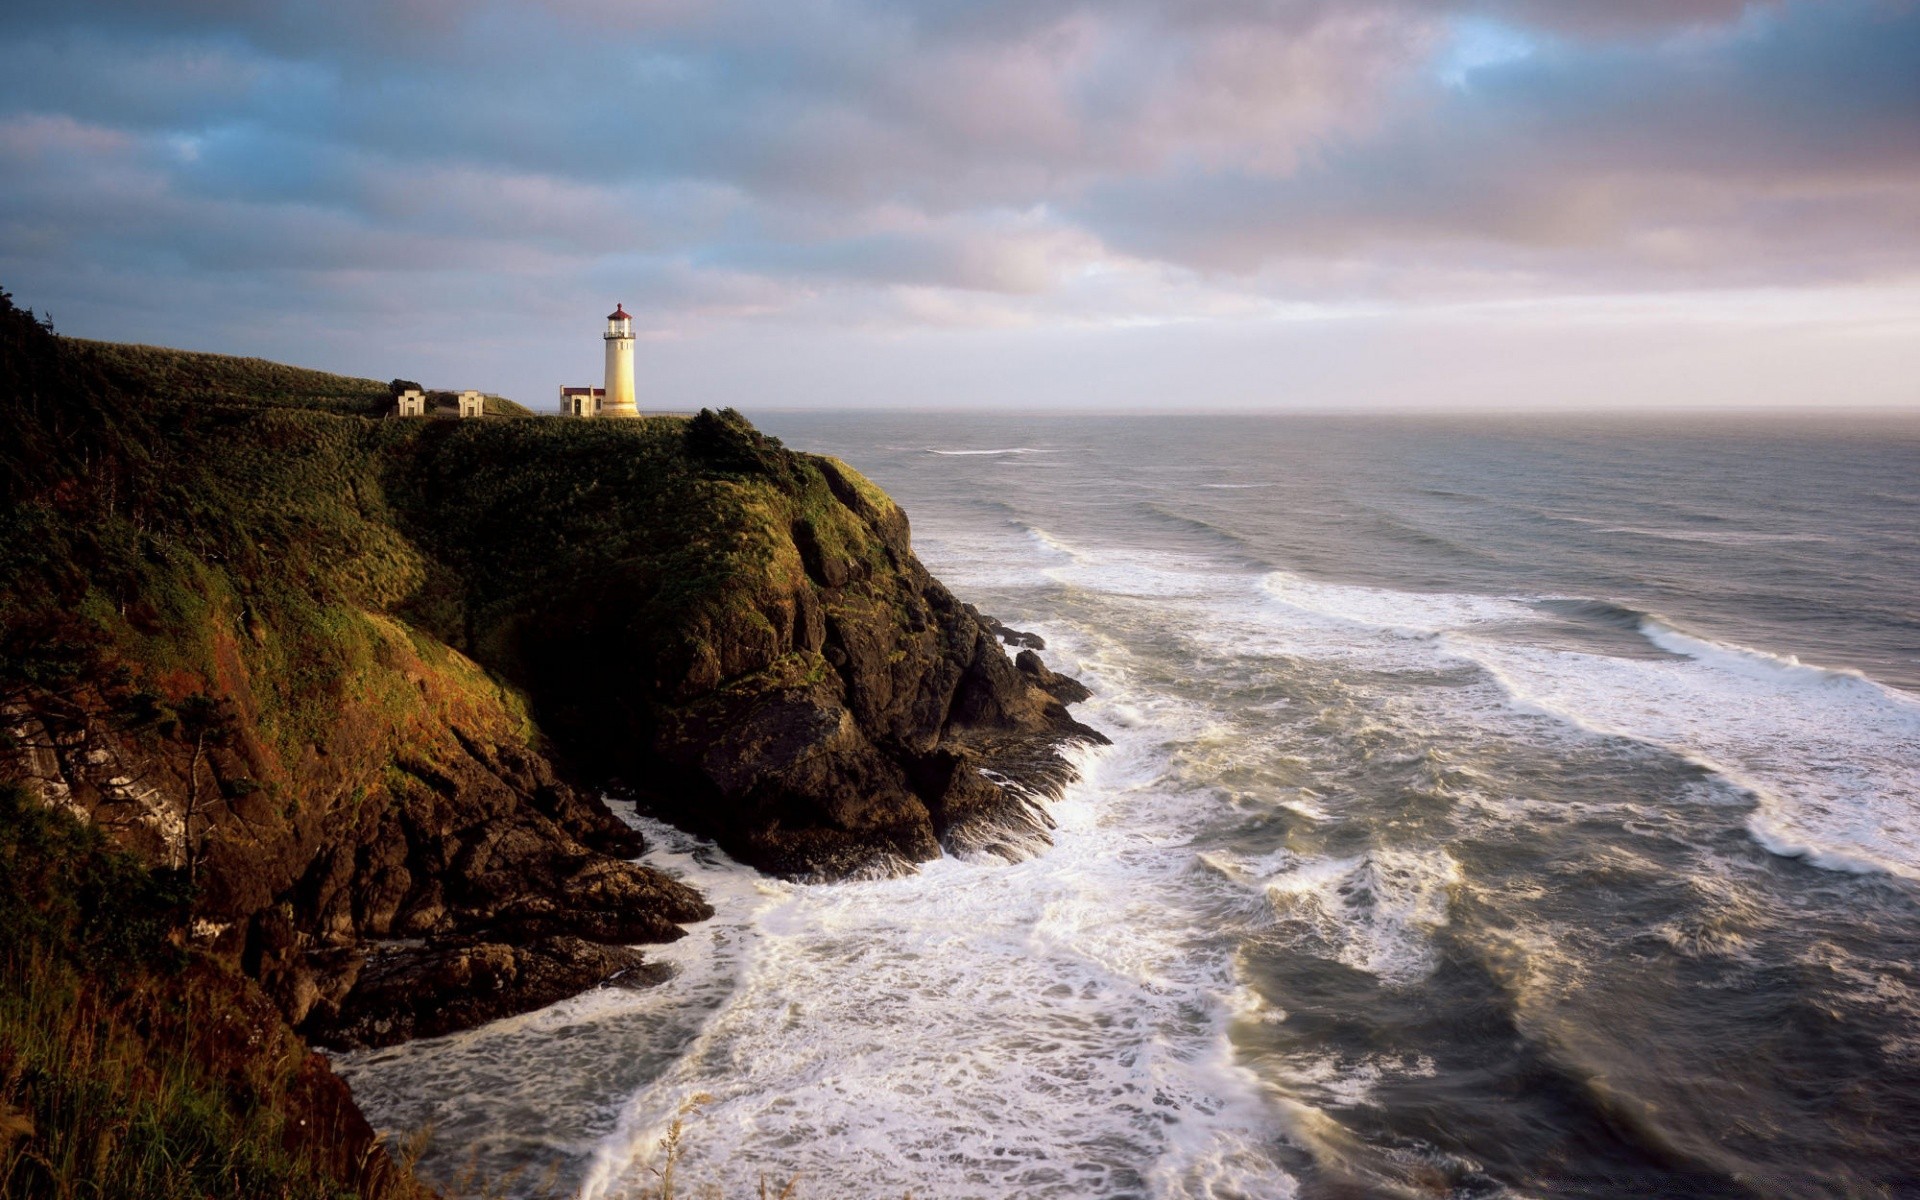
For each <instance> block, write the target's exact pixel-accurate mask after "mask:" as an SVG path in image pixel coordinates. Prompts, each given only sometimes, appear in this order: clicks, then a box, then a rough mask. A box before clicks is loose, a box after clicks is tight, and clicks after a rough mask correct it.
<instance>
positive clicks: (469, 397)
mask: <svg viewBox="0 0 1920 1200" xmlns="http://www.w3.org/2000/svg"><path fill="white" fill-rule="evenodd" d="M486 415H487V398H486V397H485V396H483V395H481V394H480V393H479V392H461V393H460V416H461V418H462V419H463V420H464V419H465V418H467V417H484V416H486Z"/></svg>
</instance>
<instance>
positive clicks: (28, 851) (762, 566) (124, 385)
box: [0, 293, 904, 1197]
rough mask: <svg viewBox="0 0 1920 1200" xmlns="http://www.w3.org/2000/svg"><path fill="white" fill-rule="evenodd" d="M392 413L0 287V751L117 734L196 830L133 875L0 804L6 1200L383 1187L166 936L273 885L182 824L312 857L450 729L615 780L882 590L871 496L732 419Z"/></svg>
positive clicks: (13, 752)
mask: <svg viewBox="0 0 1920 1200" xmlns="http://www.w3.org/2000/svg"><path fill="white" fill-rule="evenodd" d="M389 395H390V388H389V385H388V384H386V383H381V382H377V381H372V380H356V379H348V378H345V377H341V376H332V375H326V374H323V373H320V372H313V371H303V370H299V369H296V368H289V367H282V366H279V365H277V364H273V363H266V362H261V361H260V360H254V359H243V358H231V357H227V356H222V355H209V354H189V353H183V352H176V351H167V350H158V349H154V348H151V347H137V346H114V345H108V344H104V343H90V342H78V341H74V340H71V339H63V338H59V337H56V336H55V335H54V334H53V333H52V331H51V329H49V328H47V327H46V326H44V325H43V324H41V323H39V322H36V321H35V320H33V318H32V314H31V313H25V312H21V311H19V310H18V309H16V308H15V307H14V306H13V304H12V303H11V300H10V299H9V298H7V297H6V296H5V295H4V293H0V708H4V709H5V710H6V712H7V715H8V717H9V718H10V720H9V721H8V722H7V724H9V725H11V726H12V728H11V729H8V730H4V731H0V766H6V765H12V766H14V767H15V768H18V767H19V764H20V762H21V761H22V757H21V756H22V754H23V753H25V752H26V750H28V749H33V747H30V746H28V743H29V742H31V741H32V740H33V739H35V738H38V739H40V740H41V743H42V744H41V746H40V747H39V749H41V750H44V749H45V748H46V746H49V745H54V744H55V743H61V744H64V745H65V746H66V747H67V748H68V749H69V750H72V749H73V748H75V747H78V748H80V749H82V750H84V749H86V748H89V747H92V746H95V745H103V744H106V743H108V742H111V743H112V744H113V745H115V746H116V747H118V749H119V750H121V751H127V750H129V749H131V750H132V751H134V752H135V753H134V754H133V755H132V757H133V758H135V759H136V760H138V761H140V762H141V763H143V764H144V765H145V769H146V770H147V771H148V772H149V776H150V778H151V781H152V782H153V784H154V786H158V787H162V788H168V789H172V791H173V792H174V793H177V795H176V797H175V798H176V799H179V800H181V801H182V807H184V808H185V810H186V813H187V820H186V822H185V825H186V828H185V831H184V834H183V835H182V842H181V844H180V845H178V846H173V845H165V846H161V845H156V844H154V843H152V842H151V835H149V841H148V842H146V843H142V842H140V841H139V838H138V837H135V836H133V834H131V833H128V831H127V829H122V830H121V833H122V835H123V836H124V837H126V838H127V844H129V845H137V846H139V847H140V848H142V849H143V851H145V852H146V855H147V857H146V861H147V862H149V863H163V864H167V865H168V866H170V867H171V866H177V867H178V868H179V869H178V870H177V871H152V872H150V871H148V870H147V869H145V868H143V867H141V866H139V864H138V863H137V862H136V861H135V860H133V859H131V858H127V857H124V856H122V855H119V854H118V853H117V852H115V851H112V850H110V849H109V848H108V845H107V843H106V841H105V840H104V838H103V836H102V835H101V834H100V833H99V832H98V826H84V827H83V826H81V825H79V824H77V823H75V822H74V821H73V820H71V819H70V818H68V817H66V816H64V815H61V814H59V813H56V812H54V811H52V810H50V809H46V808H44V807H41V806H39V805H37V804H35V803H30V802H28V801H26V800H25V799H24V798H23V796H24V793H23V792H22V791H21V790H20V789H18V788H14V787H11V786H9V787H7V788H6V790H5V792H4V797H3V798H0V877H4V878H6V879H7V880H8V881H9V886H11V887H12V888H13V889H14V891H13V894H12V895H9V896H5V897H0V922H4V924H5V925H6V929H5V930H3V931H0V935H3V937H4V940H0V1187H4V1194H6V1195H23V1196H24V1195H34V1196H41V1195H53V1196H66V1195H82V1194H84V1195H89V1196H91V1195H113V1196H148V1195H152V1196H173V1195H181V1196H186V1195H193V1196H203V1195H248V1196H256V1195H258V1196H302V1197H304V1196H309V1195H313V1196H319V1195H334V1194H337V1193H339V1192H341V1191H342V1189H344V1190H345V1191H346V1192H348V1193H355V1192H357V1193H358V1194H365V1195H384V1194H389V1193H390V1192H394V1193H404V1192H405V1188H406V1186H407V1185H405V1184H404V1182H403V1181H398V1180H399V1176H397V1175H396V1176H392V1177H391V1178H389V1175H385V1174H381V1173H380V1171H383V1170H387V1168H384V1167H381V1168H379V1169H378V1170H376V1166H377V1165H378V1164H380V1163H384V1162H385V1161H386V1160H385V1159H384V1158H382V1157H380V1156H377V1155H376V1156H373V1157H371V1158H365V1157H363V1158H360V1159H355V1160H354V1161H346V1162H343V1161H332V1160H328V1159H327V1157H326V1154H325V1153H324V1152H323V1151H324V1148H325V1147H326V1146H328V1145H331V1146H334V1147H336V1148H337V1147H340V1146H351V1145H355V1144H356V1143H355V1142H354V1136H353V1133H352V1131H351V1130H350V1129H346V1126H345V1125H338V1126H335V1125H327V1124H325V1123H326V1122H329V1121H336V1120H337V1121H339V1122H346V1123H347V1124H351V1122H350V1121H348V1120H347V1117H346V1116H342V1115H340V1114H339V1113H337V1112H335V1111H334V1110H331V1109H328V1108H327V1107H326V1105H325V1104H323V1103H322V1102H321V1101H322V1100H323V1099H324V1096H320V1097H319V1098H316V1093H314V1090H313V1089H314V1087H315V1086H317V1085H314V1084H313V1080H312V1079H311V1078H310V1075H309V1074H308V1072H309V1067H308V1066H307V1059H306V1057H305V1055H304V1050H303V1049H302V1048H301V1047H300V1045H299V1043H298V1041H297V1040H296V1039H294V1038H293V1035H292V1034H291V1033H290V1032H288V1031H287V1029H286V1027H285V1026H284V1025H283V1024H281V1023H280V1022H279V1020H278V1018H277V1016H276V1015H275V1014H274V1012H273V1011H272V1010H271V1008H270V1006H268V1005H266V1003H265V1002H264V1001H263V1000H261V999H260V997H259V995H258V993H257V992H255V991H254V990H253V989H252V986H251V985H250V984H247V983H246V982H245V981H244V980H242V979H241V978H240V976H239V975H238V973H237V971H235V970H234V969H233V964H232V963H231V962H223V961H217V960H216V959H215V958H213V957H212V956H211V955H210V954H207V953H202V952H201V951H198V950H191V949H188V948H186V947H187V944H188V941H189V939H188V938H187V937H186V936H185V931H186V930H188V929H190V928H192V927H193V922H194V920H195V919H196V918H199V917H202V916H204V915H206V914H208V913H209V912H212V913H215V914H218V913H220V912H221V911H223V910H221V909H220V908H219V902H220V900H221V891H220V889H221V888H222V887H223V886H226V883H223V880H226V879H227V878H228V875H227V873H228V872H230V871H234V870H241V869H243V868H246V869H254V870H259V869H261V868H258V867H257V866H255V867H251V868H247V867H246V864H241V863H240V861H239V858H238V857H234V858H232V859H230V860H228V861H226V862H225V863H223V862H222V860H221V859H220V857H219V855H220V852H221V846H220V844H219V843H218V839H217V838H216V839H214V844H213V845H212V847H211V853H209V847H208V845H207V843H206V839H207V830H208V828H209V827H210V826H211V825H213V824H217V820H216V818H217V816H218V814H215V817H213V818H210V817H208V816H207V815H206V814H205V813H204V812H203V811H202V806H203V804H204V805H215V804H219V805H233V806H236V807H237V806H239V805H242V804H244V805H245V806H247V812H246V814H245V825H246V837H248V838H257V839H259V841H257V842H254V843H250V844H252V845H274V844H279V845H285V844H287V843H289V842H292V841H293V840H294V838H295V835H296V833H298V836H300V837H302V838H305V839H307V841H308V844H311V843H312V842H314V841H317V840H320V839H321V838H322V837H323V836H326V834H325V832H324V831H325V830H327V829H328V828H329V827H338V826H343V825H351V824H352V823H354V822H358V821H362V820H377V819H379V818H380V816H381V815H382V814H383V813H385V812H386V811H388V810H389V808H390V807H391V806H390V801H392V800H393V799H394V798H395V797H396V796H398V795H401V794H404V793H406V792H407V791H408V790H409V789H414V788H417V787H419V786H421V785H420V783H419V780H418V777H417V776H416V775H415V774H413V773H410V772H409V771H408V770H407V764H409V763H415V762H428V763H431V762H432V761H433V760H434V758H435V755H436V753H437V752H438V751H439V749H442V748H444V747H445V746H447V745H450V744H451V739H452V735H451V734H450V733H449V732H448V726H449V724H450V723H452V714H454V713H456V712H457V713H458V714H460V715H461V718H462V719H461V724H462V725H463V727H465V728H467V729H470V730H480V729H483V730H486V731H488V736H489V737H491V738H494V739H496V740H497V741H498V742H499V744H501V745H510V744H511V743H512V742H513V741H515V740H516V739H517V740H519V741H520V742H521V743H522V744H525V745H530V746H531V745H536V744H538V743H540V742H541V741H543V740H546V739H551V741H552V742H553V743H554V744H555V745H557V746H558V747H559V748H560V749H561V750H562V751H564V752H565V753H566V754H567V755H568V756H569V757H570V758H571V759H572V761H573V765H574V766H576V767H577V768H580V769H582V770H583V771H584V772H586V773H589V774H594V773H605V774H611V773H618V772H619V771H620V770H621V769H622V768H625V767H630V766H631V763H630V762H626V761H621V760H617V759H601V758H597V757H596V754H597V752H598V751H599V750H600V748H602V747H613V748H615V749H614V751H613V752H615V753H619V752H625V753H629V754H632V753H642V754H644V753H646V751H645V750H644V747H645V745H646V741H645V736H644V735H645V732H646V730H647V729H648V728H649V722H650V721H652V720H654V719H655V718H654V716H653V714H654V713H655V712H656V711H658V710H663V709H664V708H666V707H667V706H671V705H675V704H681V703H685V702H686V701H688V700H689V699H690V698H693V697H698V696H701V695H704V694H707V693H710V692H713V691H715V690H716V689H724V688H725V687H726V685H727V684H729V683H730V682H731V683H735V684H739V685H741V686H747V685H749V684H753V685H767V686H771V687H776V688H791V689H799V690H804V689H807V688H811V687H817V686H819V685H821V684H822V683H823V682H825V681H826V680H827V678H828V675H829V673H830V672H831V670H832V668H831V667H830V666H829V665H828V664H827V663H826V661H825V660H824V659H823V658H821V657H820V655H819V654H817V653H814V652H811V651H798V650H794V649H793V648H792V647H793V645H794V639H792V638H791V637H789V636H788V635H789V634H790V632H791V630H793V629H794V628H795V627H796V623H797V622H800V621H802V620H812V621H814V622H815V623H818V622H819V621H821V620H822V615H821V614H820V613H819V612H817V611H815V612H813V613H811V614H810V615H809V614H805V613H802V612H800V611H799V608H798V605H799V604H800V603H801V600H802V599H806V600H807V602H809V603H814V604H815V605H816V607H817V604H818V602H817V601H813V600H812V599H811V592H810V590H809V589H806V588H804V587H802V586H800V585H801V584H802V583H803V582H804V580H805V578H806V576H807V575H808V573H809V572H821V571H825V572H828V573H832V574H836V575H839V576H843V577H844V576H858V577H865V578H872V579H875V580H876V582H884V581H885V580H886V578H887V577H888V575H889V573H891V572H894V571H896V570H898V569H899V567H898V565H897V563H896V562H895V558H894V556H893V553H892V552H891V551H890V550H889V549H888V547H887V545H886V544H884V542H883V541H882V540H881V539H879V538H876V537H875V536H874V533H873V530H872V529H871V528H869V527H868V524H866V523H863V521H862V518H861V517H857V516H855V515H854V514H853V512H851V511H850V510H849V507H848V505H849V504H852V505H854V506H856V507H857V508H859V509H860V510H861V511H862V512H864V513H867V514H868V522H869V523H870V522H871V521H872V520H875V519H878V520H880V521H881V522H882V523H883V524H885V523H892V522H899V523H900V524H899V528H900V529H901V530H902V531H904V520H903V518H900V517H899V515H898V510H897V509H894V508H893V506H892V503H891V501H889V500H887V499H886V497H885V496H884V495H882V494H881V493H879V492H878V490H877V489H873V488H872V487H871V485H869V484H866V483H865V482H864V481H862V480H860V479H859V478H858V476H856V475H854V474H853V473H852V472H851V471H849V470H846V469H845V468H844V467H840V466H838V465H837V464H832V463H830V462H824V461H823V460H814V459H810V458H807V457H805V456H801V455H795V454H791V453H789V452H787V451H785V450H784V449H783V448H782V447H781V446H780V445H779V443H778V442H777V441H775V440H773V439H771V438H767V437H765V436H763V435H761V434H760V433H758V432H756V431H755V430H753V429H752V427H751V426H749V425H748V424H747V423H746V422H745V421H744V420H743V419H742V418H740V417H739V416H738V414H736V413H733V412H731V411H727V412H721V413H711V412H709V413H702V414H700V415H699V416H698V417H696V418H694V419H692V420H682V419H677V418H658V419H645V420H638V421H624V422H598V421H585V422H583V421H561V420H487V421H399V420H384V419H376V414H380V413H383V412H384V411H385V408H386V405H387V403H388V398H389ZM488 411H489V412H490V413H496V412H497V413H500V414H503V415H505V414H512V415H522V414H524V413H525V410H524V409H520V408H519V406H517V405H513V404H512V402H510V401H505V400H501V399H500V398H498V397H492V398H489V403H488ZM836 489H839V491H838V492H836ZM849 489H851V498H849V495H848V494H846V493H847V492H848V490H849ZM836 496H838V498H837V499H836ZM803 593H804V594H805V595H804V596H803ZM814 644H815V645H817V644H818V643H817V642H816V643H814ZM526 697H532V699H531V700H529V699H527V698H526ZM23 714H24V715H26V716H30V717H31V721H30V722H26V723H22V722H21V721H20V720H19V718H20V717H21V716H22V715H23ZM36 722H37V725H35V726H34V728H36V729H37V730H38V732H34V731H33V730H32V729H29V728H28V727H29V725H33V724H34V723H36ZM536 722H537V723H538V727H537V728H536ZM20 730H27V732H26V733H24V734H23V733H20V732H18V731H20ZM456 750H457V747H456ZM133 833H138V830H137V829H136V830H134V831H133ZM275 839H278V842H277V843H276V842H275ZM245 853H249V851H246V850H243V849H235V850H233V851H231V854H232V855H234V856H240V855H243V854H245ZM251 853H255V854H256V855H257V851H252V852H251ZM237 864H238V865H237ZM255 882H256V883H258V882H259V881H258V880H256V881H255ZM196 883H197V884H198V887H197V888H196V887H195V886H194V885H195V884H196ZM267 886H268V887H269V892H268V894H277V893H276V892H274V891H273V890H272V889H275V888H279V887H281V886H283V884H282V883H274V882H270V883H269V884H268V885H267ZM239 911H242V912H245V911H249V910H247V909H244V908H243V909H240V910H239ZM235 953H236V954H237V951H236V952H235ZM348 1111H349V1112H350V1110H348ZM302 1114H305V1115H304V1116H303V1115H302ZM301 1120H308V1121H310V1122H315V1124H312V1125H311V1126H310V1127H302V1126H299V1125H298V1122H299V1121H301ZM298 1129H305V1130H306V1132H305V1133H296V1130H298ZM303 1139H304V1140H303ZM383 1189H386V1190H384V1191H383Z"/></svg>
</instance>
